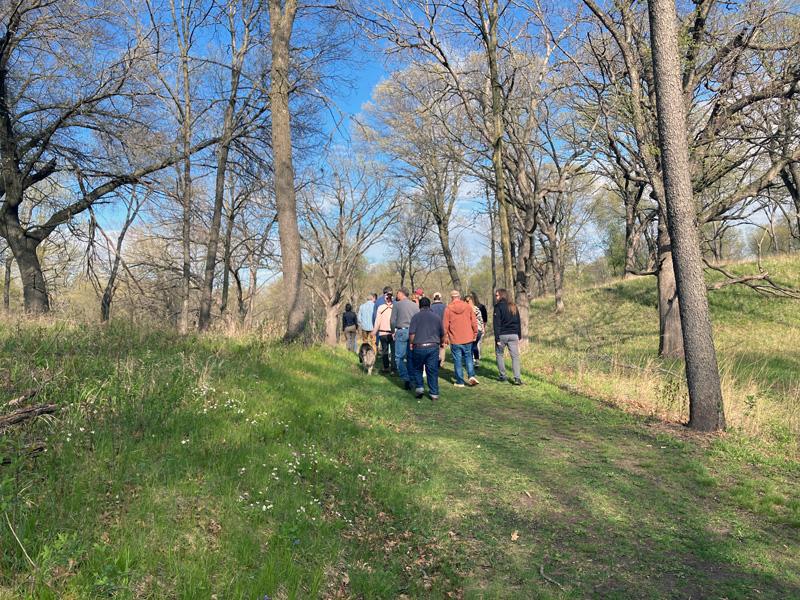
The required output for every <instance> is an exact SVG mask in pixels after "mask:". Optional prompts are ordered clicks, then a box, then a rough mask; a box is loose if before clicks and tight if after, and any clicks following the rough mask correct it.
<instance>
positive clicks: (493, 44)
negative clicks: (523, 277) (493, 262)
mask: <svg viewBox="0 0 800 600" xmlns="http://www.w3.org/2000/svg"><path fill="white" fill-rule="evenodd" d="M486 8H487V11H488V14H487V23H486V24H487V25H488V29H486V30H485V31H484V44H485V46H486V56H487V59H488V62H489V78H490V80H491V85H492V135H493V136H494V139H493V140H492V167H493V168H494V180H495V186H494V187H495V190H494V197H495V198H496V199H497V207H498V217H499V219H500V247H501V250H502V256H503V280H504V281H503V285H504V287H505V288H506V289H508V288H510V287H511V286H512V285H513V283H514V266H513V262H512V259H511V227H510V223H509V215H508V200H507V198H506V182H505V170H504V168H503V138H504V137H505V128H504V125H503V86H502V84H501V83H500V69H499V67H498V64H497V21H498V20H499V18H500V14H499V3H498V1H497V0H491V2H490V1H489V0H487V1H486Z"/></svg>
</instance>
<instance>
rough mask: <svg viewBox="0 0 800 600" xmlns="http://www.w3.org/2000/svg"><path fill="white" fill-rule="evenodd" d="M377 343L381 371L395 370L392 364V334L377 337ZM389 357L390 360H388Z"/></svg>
mask: <svg viewBox="0 0 800 600" xmlns="http://www.w3.org/2000/svg"><path fill="white" fill-rule="evenodd" d="M378 341H379V342H380V344H381V357H382V359H383V370H384V371H388V370H390V369H391V370H392V371H394V370H395V364H394V340H393V339H392V334H391V333H387V334H385V335H384V334H381V335H380V336H378ZM390 355H391V358H390Z"/></svg>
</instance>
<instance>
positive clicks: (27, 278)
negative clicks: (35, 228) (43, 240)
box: [11, 240, 50, 315]
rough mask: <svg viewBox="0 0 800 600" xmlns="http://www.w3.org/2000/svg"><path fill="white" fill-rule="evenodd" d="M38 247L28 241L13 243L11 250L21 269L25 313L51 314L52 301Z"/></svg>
mask: <svg viewBox="0 0 800 600" xmlns="http://www.w3.org/2000/svg"><path fill="white" fill-rule="evenodd" d="M36 248H37V245H36V244H34V243H32V242H29V241H27V240H24V241H22V242H21V243H19V244H18V243H16V242H14V243H12V244H11V250H12V251H13V252H14V259H15V260H16V261H17V266H18V267H19V275H20V278H21V279H22V296H23V300H24V305H25V312H26V313H29V314H33V315H37V314H44V313H47V312H50V299H49V297H48V295H47V283H46V282H45V279H44V273H43V272H42V266H41V264H40V263H39V256H38V255H37V254H36Z"/></svg>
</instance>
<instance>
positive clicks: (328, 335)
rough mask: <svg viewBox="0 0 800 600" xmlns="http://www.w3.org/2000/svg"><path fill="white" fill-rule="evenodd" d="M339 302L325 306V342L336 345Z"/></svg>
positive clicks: (337, 341) (337, 340) (337, 339)
mask: <svg viewBox="0 0 800 600" xmlns="http://www.w3.org/2000/svg"><path fill="white" fill-rule="evenodd" d="M340 306H341V304H335V305H333V306H326V307H325V343H326V344H327V345H328V346H336V345H337V344H338V343H339V307H340Z"/></svg>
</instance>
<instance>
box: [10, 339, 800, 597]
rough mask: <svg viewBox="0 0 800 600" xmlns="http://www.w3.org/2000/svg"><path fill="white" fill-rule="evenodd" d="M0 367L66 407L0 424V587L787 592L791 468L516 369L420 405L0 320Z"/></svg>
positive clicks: (239, 352) (345, 368) (364, 382)
mask: <svg viewBox="0 0 800 600" xmlns="http://www.w3.org/2000/svg"><path fill="white" fill-rule="evenodd" d="M0 369H2V370H3V371H2V379H3V380H4V381H5V383H4V385H5V390H4V394H5V396H4V397H8V398H10V397H13V396H14V395H15V394H18V392H20V391H21V390H24V389H27V388H28V387H30V386H32V385H35V384H36V382H46V383H44V385H43V391H42V392H41V394H40V398H41V400H43V401H54V402H57V403H59V404H60V405H61V406H62V407H63V409H62V411H61V412H60V414H59V415H58V416H57V417H56V418H55V419H53V420H50V421H46V420H40V421H38V422H37V423H35V424H33V425H30V426H28V427H26V428H24V429H22V430H20V431H16V432H15V433H14V434H13V435H11V436H5V437H0V455H2V456H4V457H13V459H12V462H11V464H9V465H5V466H2V467H0V512H2V513H3V514H2V515H0V517H2V521H0V531H2V534H0V549H1V550H2V552H0V598H4V597H8V598H17V597H20V598H108V597H114V598H214V597H216V598H248V599H262V598H264V596H265V595H268V596H269V597H270V598H273V599H275V598H303V599H305V598H317V597H324V598H402V597H405V598H428V597H429V598H462V597H464V598H584V597H605V598H629V597H648V598H685V597H689V596H692V597H716V598H723V597H725V598H749V597H753V596H756V595H757V596H758V597H760V598H788V597H798V596H800V545H799V544H798V537H799V536H800V504H798V501H797V497H798V495H797V492H798V489H797V487H798V485H797V481H798V476H800V466H798V464H797V463H794V462H790V461H782V462H777V461H771V460H762V457H761V455H759V454H757V453H755V450H754V449H753V448H751V447H749V446H746V445H741V444H739V443H738V442H737V439H735V438H730V437H727V438H725V437H723V438H701V439H700V440H695V439H693V438H691V437H689V436H688V435H687V433H686V432H684V431H681V430H680V429H679V428H670V427H667V426H664V425H662V424H660V423H658V422H656V421H653V420H648V419H645V418H642V417H638V416H634V415H631V414H627V413H625V412H623V411H620V410H618V409H615V408H612V407H609V406H607V405H603V404H600V403H598V402H596V401H594V400H591V399H587V398H585V397H582V396H578V395H572V394H569V393H566V392H563V391H561V390H560V389H559V388H557V387H555V386H553V385H550V384H548V383H545V382H544V381H542V380H540V379H537V378H535V377H532V376H531V375H530V374H524V376H525V378H526V381H527V385H526V386H524V387H521V388H515V387H512V386H510V385H508V384H500V383H497V382H492V381H491V379H490V378H491V376H492V375H494V374H495V369H494V368H493V367H492V368H490V365H488V363H484V366H482V367H481V370H480V371H479V376H480V378H481V380H482V384H481V385H480V386H479V387H478V388H476V389H462V390H456V389H453V388H452V386H449V385H448V384H447V383H446V382H445V383H444V385H443V391H442V399H441V402H439V403H437V404H432V403H431V402H430V401H429V400H427V399H425V400H423V401H420V402H417V401H416V400H414V399H413V397H411V396H410V395H409V394H408V392H404V391H403V390H402V389H401V388H400V387H399V386H398V385H397V382H396V380H390V379H386V378H384V377H382V376H373V377H366V376H365V375H363V374H362V373H361V372H360V371H359V369H358V368H357V365H356V361H355V359H354V358H353V357H352V355H347V354H345V353H344V352H342V351H332V350H328V349H323V348H309V349H303V348H300V347H296V348H289V349H287V348H284V347H280V346H277V345H270V344H265V343H262V342H259V341H257V340H242V341H233V340H224V339H218V338H212V337H208V338H188V339H180V338H178V337H176V336H174V335H172V334H170V333H167V332H163V331H156V332H153V333H144V332H142V331H140V330H137V329H135V328H133V327H132V326H126V325H124V324H112V325H111V326H110V327H108V328H106V329H99V328H91V327H88V328H87V327H85V326H80V327H79V326H70V325H63V324H61V325H58V324H53V325H47V324H41V325H30V324H23V325H9V324H6V325H0ZM449 375H450V373H449V372H446V373H445V376H446V378H448V377H449ZM35 439H39V440H41V439H46V443H47V448H48V450H47V452H46V453H43V454H39V455H38V456H36V457H35V458H19V453H18V451H17V450H16V449H17V448H19V447H21V446H25V445H26V444H29V443H30V442H31V441H32V440H35ZM6 519H8V522H6ZM9 523H10V524H11V526H12V527H13V530H14V532H15V533H16V535H17V536H18V537H19V540H20V544H18V543H17V541H16V540H15V539H14V537H13V536H12V535H11V528H10V527H9ZM21 546H22V547H24V548H25V551H27V554H28V555H29V556H30V558H31V561H32V562H33V563H34V564H35V567H34V566H32V565H31V564H30V563H29V561H28V560H27V559H26V557H25V555H24V553H23V550H22V549H21ZM754 590H758V592H756V591H754Z"/></svg>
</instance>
